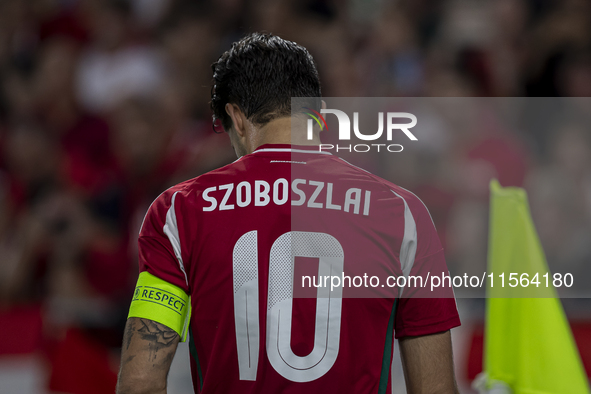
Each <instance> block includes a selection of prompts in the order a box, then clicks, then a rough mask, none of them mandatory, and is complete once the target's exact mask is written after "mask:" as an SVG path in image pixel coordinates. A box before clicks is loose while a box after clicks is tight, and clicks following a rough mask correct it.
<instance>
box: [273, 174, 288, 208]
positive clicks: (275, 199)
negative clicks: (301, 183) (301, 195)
mask: <svg viewBox="0 0 591 394" xmlns="http://www.w3.org/2000/svg"><path fill="white" fill-rule="evenodd" d="M279 185H283V196H282V197H281V198H279ZM288 198H289V185H288V184H287V179H285V178H279V179H277V180H276V181H275V183H273V202H274V203H275V204H277V205H283V204H285V203H286V202H287V199H288Z"/></svg>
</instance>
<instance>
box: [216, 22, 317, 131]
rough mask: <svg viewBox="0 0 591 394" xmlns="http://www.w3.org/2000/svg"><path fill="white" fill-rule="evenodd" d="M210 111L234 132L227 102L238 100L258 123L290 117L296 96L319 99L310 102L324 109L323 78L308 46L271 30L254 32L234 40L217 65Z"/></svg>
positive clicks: (255, 122) (313, 105)
mask: <svg viewBox="0 0 591 394" xmlns="http://www.w3.org/2000/svg"><path fill="white" fill-rule="evenodd" d="M211 67H212V69H213V79H214V86H213V89H212V94H211V109H212V110H213V114H214V115H213V117H214V120H217V119H220V120H221V121H222V125H223V126H224V129H226V130H229V129H230V127H231V126H232V120H231V119H230V117H229V116H228V114H227V113H226V111H225V106H226V104H227V103H232V104H236V105H238V106H239V107H240V109H241V110H242V111H243V112H244V114H245V115H246V117H247V118H248V119H249V120H250V121H251V122H252V123H253V124H255V125H257V126H263V125H265V124H266V123H268V122H270V121H271V120H273V119H276V118H280V117H286V116H290V114H291V98H292V97H316V98H317V99H314V100H311V103H309V104H308V105H310V106H312V107H316V108H320V98H319V97H320V80H319V79H318V71H317V70H316V66H315V65H314V60H313V59H312V56H311V55H310V53H309V52H308V51H307V50H306V48H304V47H302V46H300V45H298V44H296V43H295V42H292V41H287V40H284V39H282V38H280V37H277V36H274V35H272V34H261V33H253V34H250V35H247V36H246V37H244V38H242V39H241V40H240V41H237V42H235V43H234V44H232V48H230V49H229V50H228V51H226V52H224V53H223V54H222V56H220V58H219V59H218V61H217V62H215V63H213V64H212V66H211Z"/></svg>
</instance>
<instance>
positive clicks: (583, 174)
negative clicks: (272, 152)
mask: <svg viewBox="0 0 591 394" xmlns="http://www.w3.org/2000/svg"><path fill="white" fill-rule="evenodd" d="M251 31H268V32H272V33H275V34H278V35H280V36H282V37H284V38H286V39H290V40H293V41H296V42H298V43H300V44H302V45H304V46H306V47H307V48H308V49H309V50H310V52H311V53H312V54H313V56H314V57H315V60H316V62H317V64H318V68H319V72H320V78H321V81H322V93H323V95H324V96H345V97H346V96H348V97H355V96H414V97H421V96H429V97H449V96H468V97H471V96H492V97H504V96H583V97H588V96H591V2H589V1H587V0H562V1H559V0H478V1H453V0H450V1H443V0H399V1H396V2H389V1H385V0H365V1H364V0H332V1H330V0H325V1H322V0H312V1H306V0H301V1H296V0H286V1H273V0H266V1H254V0H251V1H249V0H218V1H215V2H214V1H209V2H208V1H198V0H193V1H189V0H187V1H181V0H129V1H125V0H113V1H111V0H100V1H99V0H3V1H0V338H1V339H0V392H2V393H16V392H19V393H30V394H33V393H46V392H63V393H97V394H100V393H112V392H113V391H112V390H113V387H114V382H115V376H116V375H115V373H116V372H115V371H116V370H117V367H118V357H119V349H118V346H119V345H120V341H121V332H122V327H123V324H124V322H125V317H126V312H127V308H128V305H129V299H130V294H131V291H132V289H133V285H134V281H135V278H136V275H137V263H136V253H137V250H136V243H135V241H136V234H137V232H138V228H139V225H140V223H141V220H142V218H143V215H144V214H145V212H146V210H147V208H148V206H149V204H150V203H151V201H152V200H153V199H154V198H155V197H157V196H158V194H159V193H160V192H161V191H162V190H164V189H166V188H167V187H168V186H171V185H173V184H175V183H177V182H178V181H181V180H184V179H188V178H190V177H194V176H197V175H199V174H202V173H204V172H206V171H208V170H211V169H213V168H216V167H218V166H220V165H223V164H225V163H228V162H230V161H232V160H234V153H233V151H232V149H231V148H230V146H229V140H228V138H227V136H226V135H224V134H222V135H216V134H214V133H213V132H212V128H211V113H210V111H209V106H208V100H209V96H210V86H211V68H210V65H211V63H212V62H213V61H215V60H216V59H217V57H218V56H219V55H220V54H221V53H222V52H223V51H225V50H226V49H227V48H228V47H229V45H230V43H231V42H233V41H234V40H236V39H238V38H240V37H241V35H242V34H244V33H246V32H251ZM438 138H440V139H439V140H438V141H439V142H440V143H439V144H435V145H436V146H437V149H432V150H430V151H429V155H428V157H426V156H420V155H416V156H413V155H414V153H412V152H410V153H408V156H406V157H405V159H404V160H405V161H406V163H407V167H406V168H404V169H403V170H402V171H397V172H396V174H395V175H396V176H395V177H393V178H392V179H391V180H392V181H394V182H396V183H398V184H400V185H401V186H403V187H406V188H409V189H411V190H413V191H415V192H416V193H417V194H418V195H419V197H421V198H422V199H423V200H424V201H425V202H426V204H427V206H428V207H429V208H430V210H431V212H432V214H433V217H434V220H435V222H436V225H437V228H438V230H439V232H440V235H441V237H442V239H443V241H444V244H445V247H446V256H447V258H448V262H449V265H450V266H451V267H454V268H456V269H457V271H461V272H463V271H466V270H468V269H469V268H470V267H472V266H474V264H480V266H481V267H483V266H484V262H485V260H486V240H487V238H486V237H487V214H488V197H487V193H488V192H487V185H488V181H489V179H490V178H491V177H493V176H494V177H498V178H499V179H500V180H501V183H502V184H503V185H504V186H522V187H525V188H526V189H527V190H528V193H529V195H530V202H531V205H532V211H533V218H534V221H535V222H536V225H537V229H538V232H539V235H540V237H541V240H542V244H543V246H544V249H545V252H546V254H547V258H548V260H549V262H550V264H551V266H557V265H559V266H560V267H563V272H573V273H574V276H575V280H576V281H579V280H582V281H586V280H587V281H588V280H589V273H590V272H591V270H590V269H589V268H588V267H589V259H591V242H590V241H591V130H590V129H589V124H587V126H586V128H585V127H580V128H573V127H564V128H543V127H542V128H539V129H538V128H532V129H531V130H517V129H502V130H499V129H494V130H493V129H490V128H485V127H483V128H482V129H474V130H468V131H464V132H463V133H454V132H453V131H448V132H447V134H444V135H439V136H438ZM432 145H433V144H432ZM458 305H459V308H460V313H461V316H462V320H463V327H462V328H460V329H458V330H456V332H455V333H454V340H455V357H456V369H457V374H458V379H459V383H460V384H461V386H462V392H470V390H469V388H468V387H469V383H470V379H472V378H473V377H474V375H475V374H476V373H477V372H480V368H481V367H480V359H481V351H482V350H481V348H482V345H481V343H482V319H483V317H484V302H483V300H459V301H458ZM564 305H565V308H566V311H567V314H568V316H569V319H570V321H571V325H572V327H573V329H574V333H575V337H576V339H577V342H578V344H579V348H580V350H581V352H582V355H583V361H584V363H585V364H586V367H587V371H588V373H589V372H591V340H590V339H589V338H591V308H590V304H589V302H588V301H586V300H582V299H579V300H576V299H574V300H573V299H571V300H564ZM184 352H186V349H184V348H181V349H180V351H179V357H178V358H179V359H182V358H184V360H180V361H179V360H175V367H174V368H173V371H172V372H171V389H170V392H171V393H172V394H174V393H178V392H182V390H183V388H184V387H186V385H187V384H188V379H189V377H188V376H187V373H188V368H187V367H186V366H183V364H186V363H183V361H186V360H187V359H188V356H186V354H185V353H184ZM395 374H396V373H395ZM398 378H399V379H401V375H398Z"/></svg>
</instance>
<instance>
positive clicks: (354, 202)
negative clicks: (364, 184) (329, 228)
mask: <svg viewBox="0 0 591 394" xmlns="http://www.w3.org/2000/svg"><path fill="white" fill-rule="evenodd" d="M353 194H355V198H353V197H351V196H352V195H353ZM351 205H353V213H356V214H358V213H359V206H360V205H361V189H357V188H355V187H354V188H351V189H349V190H347V193H345V212H349V208H350V207H351Z"/></svg>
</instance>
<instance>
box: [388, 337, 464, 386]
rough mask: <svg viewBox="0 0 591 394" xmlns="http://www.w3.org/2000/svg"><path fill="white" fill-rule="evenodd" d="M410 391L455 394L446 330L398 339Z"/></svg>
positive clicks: (449, 342)
mask: <svg viewBox="0 0 591 394" xmlns="http://www.w3.org/2000/svg"><path fill="white" fill-rule="evenodd" d="M400 357H401V358H402V367H403V370H404V379H405V380H406V389H407V392H408V393H409V394H457V393H458V388H457V385H456V379H455V374H454V365H453V354H452V345H451V334H450V332H449V331H445V332H441V333H437V334H432V335H424V336H418V337H405V338H401V339H400Z"/></svg>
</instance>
